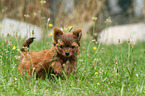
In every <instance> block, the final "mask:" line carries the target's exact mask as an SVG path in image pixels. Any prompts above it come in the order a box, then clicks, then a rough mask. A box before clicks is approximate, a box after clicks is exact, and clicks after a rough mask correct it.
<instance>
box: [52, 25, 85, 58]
mask: <svg viewBox="0 0 145 96" xmlns="http://www.w3.org/2000/svg"><path fill="white" fill-rule="evenodd" d="M81 36H82V30H81V29H78V30H76V31H74V32H71V33H64V32H62V31H61V30H60V29H58V28H54V46H55V48H56V50H57V52H58V54H60V55H62V56H64V57H71V56H73V55H77V54H78V52H79V51H78V49H79V47H80V45H81V44H80V39H81Z"/></svg>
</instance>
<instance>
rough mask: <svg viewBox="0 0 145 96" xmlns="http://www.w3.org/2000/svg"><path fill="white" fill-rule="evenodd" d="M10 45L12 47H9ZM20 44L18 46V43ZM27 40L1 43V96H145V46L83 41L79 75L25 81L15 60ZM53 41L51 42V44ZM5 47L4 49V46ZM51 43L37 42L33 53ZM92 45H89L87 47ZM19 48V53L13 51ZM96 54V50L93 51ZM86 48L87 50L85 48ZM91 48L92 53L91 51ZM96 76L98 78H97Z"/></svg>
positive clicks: (1, 41)
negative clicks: (10, 44)
mask: <svg viewBox="0 0 145 96" xmlns="http://www.w3.org/2000/svg"><path fill="white" fill-rule="evenodd" d="M6 41H8V43H9V42H11V43H12V46H11V47H10V46H9V44H6ZM16 41H18V42H16ZM23 41H24V40H20V39H19V40H15V39H14V38H11V37H10V38H5V40H4V39H1V40H0V44H1V45H0V96H5V95H8V96H20V95H25V96H27V95H32V96H34V95H35V96H57V95H59V96H60V95H61V96H67V95H69V96H77V95H79V96H83V95H87V96H88V95H89V96H96V95H100V96H101V95H103V96H104V95H105V96H106V95H107V96H116V95H117V96H120V95H122V96H132V95H133V96H144V95H145V82H144V80H145V43H144V42H143V43H137V44H136V45H135V47H134V48H133V49H132V47H131V44H128V43H123V44H120V45H110V46H105V45H100V46H99V44H97V45H95V44H94V43H93V42H91V43H90V44H89V42H88V41H91V40H86V41H82V44H81V48H80V50H81V53H80V55H79V59H78V66H77V74H76V75H71V76H70V78H66V79H61V78H54V79H50V78H46V79H45V80H43V79H41V78H38V79H36V78H35V76H34V77H22V76H21V75H20V73H19V71H18V66H19V61H17V60H16V57H17V56H18V55H19V52H18V51H17V50H16V49H17V48H20V47H21V45H22V42H23ZM49 41H51V40H49ZM2 43H4V46H2ZM47 43H48V41H47V40H46V41H45V42H44V46H42V45H43V44H42V41H39V42H36V41H35V42H34V43H33V44H32V45H31V50H35V51H40V50H42V49H43V48H45V49H46V48H50V47H51V42H49V45H48V44H47ZM88 44H89V45H88ZM14 45H16V49H15V50H14V49H12V48H13V46H14ZM94 46H95V47H97V50H93V47H94ZM83 47H84V48H83ZM88 48H89V49H88ZM95 72H97V73H98V74H95Z"/></svg>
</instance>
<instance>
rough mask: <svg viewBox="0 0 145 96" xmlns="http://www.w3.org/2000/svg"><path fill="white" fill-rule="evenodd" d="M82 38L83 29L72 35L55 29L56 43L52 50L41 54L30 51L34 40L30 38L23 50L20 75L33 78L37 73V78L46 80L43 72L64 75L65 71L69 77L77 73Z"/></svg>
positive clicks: (43, 51)
mask: <svg viewBox="0 0 145 96" xmlns="http://www.w3.org/2000/svg"><path fill="white" fill-rule="evenodd" d="M81 36H82V30H81V29H78V30H76V31H74V32H72V33H64V32H62V31H61V30H60V29H58V28H54V42H53V45H52V47H51V49H49V50H42V51H39V52H35V51H29V50H28V47H29V45H30V44H31V43H32V42H33V39H34V38H33V37H32V38H29V39H28V40H26V42H24V44H23V48H22V49H21V55H20V57H21V61H20V65H19V68H18V69H19V70H20V73H21V74H22V75H25V76H26V75H28V76H32V75H33V74H34V72H36V76H37V77H42V78H45V76H44V74H43V72H45V73H55V74H57V75H62V71H64V72H66V74H67V76H68V77H69V76H70V73H71V72H72V71H74V73H75V72H76V66H77V55H78V54H79V48H80V39H81Z"/></svg>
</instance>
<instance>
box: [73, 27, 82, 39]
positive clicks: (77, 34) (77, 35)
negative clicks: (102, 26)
mask: <svg viewBox="0 0 145 96" xmlns="http://www.w3.org/2000/svg"><path fill="white" fill-rule="evenodd" d="M73 35H75V36H76V37H77V38H78V40H79V41H80V39H81V37H82V29H78V30H76V31H74V32H73Z"/></svg>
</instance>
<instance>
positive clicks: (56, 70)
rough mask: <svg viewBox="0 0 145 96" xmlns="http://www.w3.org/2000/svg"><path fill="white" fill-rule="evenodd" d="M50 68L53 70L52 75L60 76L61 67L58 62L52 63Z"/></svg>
mask: <svg viewBox="0 0 145 96" xmlns="http://www.w3.org/2000/svg"><path fill="white" fill-rule="evenodd" d="M51 68H52V69H53V71H54V73H56V74H58V75H60V76H61V75H62V65H61V63H60V62H59V61H54V62H52V64H51Z"/></svg>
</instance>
